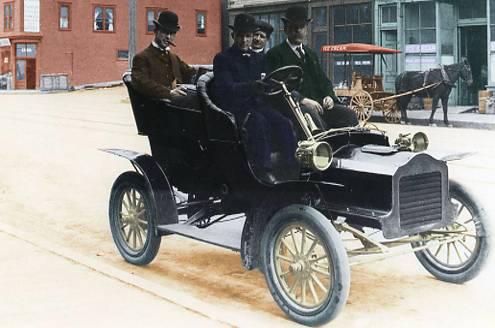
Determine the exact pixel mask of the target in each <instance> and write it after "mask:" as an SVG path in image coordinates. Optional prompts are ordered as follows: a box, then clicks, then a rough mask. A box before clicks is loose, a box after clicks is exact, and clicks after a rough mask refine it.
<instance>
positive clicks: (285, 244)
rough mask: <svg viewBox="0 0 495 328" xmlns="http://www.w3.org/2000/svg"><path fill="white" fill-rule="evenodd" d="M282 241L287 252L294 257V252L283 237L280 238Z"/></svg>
mask: <svg viewBox="0 0 495 328" xmlns="http://www.w3.org/2000/svg"><path fill="white" fill-rule="evenodd" d="M281 241H282V244H284V246H285V247H286V248H287V250H288V251H289V253H290V254H291V255H292V257H295V256H296V253H295V252H294V251H293V250H292V249H291V248H290V247H289V245H288V244H287V242H286V241H285V239H281Z"/></svg>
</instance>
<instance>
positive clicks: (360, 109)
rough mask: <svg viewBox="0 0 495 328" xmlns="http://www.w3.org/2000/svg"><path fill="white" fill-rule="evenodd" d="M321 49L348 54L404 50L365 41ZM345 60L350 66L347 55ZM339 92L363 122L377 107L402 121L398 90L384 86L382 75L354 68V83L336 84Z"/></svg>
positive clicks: (390, 119)
mask: <svg viewBox="0 0 495 328" xmlns="http://www.w3.org/2000/svg"><path fill="white" fill-rule="evenodd" d="M321 51H322V52H327V53H343V54H345V55H352V54H380V55H383V54H397V53H400V51H399V50H395V49H389V48H384V47H380V46H376V45H372V44H364V43H347V44H337V45H325V46H322V47H321ZM345 63H346V70H347V59H346V60H345ZM373 64H374V60H373ZM373 66H374V65H373ZM335 94H336V95H337V97H339V98H340V99H342V100H344V102H345V103H347V104H348V105H349V106H350V107H351V108H352V109H353V110H354V111H355V112H356V114H357V116H358V119H359V121H360V122H366V121H368V119H369V118H370V117H371V113H372V111H373V110H379V111H381V112H382V113H383V116H384V118H385V120H386V121H387V122H389V123H398V122H399V121H400V111H399V108H398V106H397V102H396V97H394V93H391V92H386V91H385V90H384V89H383V76H382V75H373V76H367V75H361V74H359V73H357V72H353V73H352V83H351V85H350V86H346V87H340V88H335Z"/></svg>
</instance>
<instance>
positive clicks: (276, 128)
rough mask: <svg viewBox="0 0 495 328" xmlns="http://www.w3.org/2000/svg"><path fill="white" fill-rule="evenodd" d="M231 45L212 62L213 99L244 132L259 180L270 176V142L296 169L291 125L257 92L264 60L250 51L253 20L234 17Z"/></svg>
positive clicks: (271, 177) (240, 15)
mask: <svg viewBox="0 0 495 328" xmlns="http://www.w3.org/2000/svg"><path fill="white" fill-rule="evenodd" d="M229 27H230V28H231V29H232V30H233V31H232V38H233V39H234V44H233V45H232V47H230V48H229V49H227V50H225V51H224V52H221V53H219V54H217V55H216V56H215V58H214V60H213V72H214V75H215V79H214V82H213V90H212V91H213V98H214V99H215V102H216V103H217V105H218V106H219V107H220V108H222V109H224V110H227V111H229V112H231V113H232V114H234V116H235V119H236V122H237V125H238V127H239V128H242V129H244V130H245V131H246V132H247V146H248V149H247V150H248V155H249V156H250V159H251V163H252V164H253V168H254V170H255V173H256V174H257V175H258V177H262V178H265V179H266V180H270V181H271V180H273V176H272V175H271V171H272V163H271V158H270V155H271V149H272V138H274V139H277V141H278V142H277V143H278V144H279V145H281V149H280V150H281V153H282V158H283V161H284V163H285V164H286V165H287V166H288V167H291V166H294V165H295V155H294V153H295V150H296V140H295V137H294V133H293V128H292V123H291V121H290V120H289V119H288V118H286V117H284V116H283V115H282V114H280V113H279V112H277V111H275V110H273V109H272V108H270V106H268V105H267V104H266V103H265V102H264V101H263V99H262V98H261V97H259V96H258V94H257V92H256V80H259V79H261V77H262V73H264V65H263V56H258V55H255V54H254V53H253V52H252V51H251V50H250V47H251V44H252V40H253V32H254V30H255V19H254V17H253V16H251V15H248V14H239V15H237V16H236V17H235V20H234V26H229Z"/></svg>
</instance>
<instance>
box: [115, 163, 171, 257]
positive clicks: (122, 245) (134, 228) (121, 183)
mask: <svg viewBox="0 0 495 328" xmlns="http://www.w3.org/2000/svg"><path fill="white" fill-rule="evenodd" d="M154 208H155V207H154V205H153V202H152V200H151V197H150V195H149V193H148V191H147V189H146V186H145V182H144V178H143V177H142V176H141V175H139V174H137V173H136V172H125V173H122V174H121V175H120V176H119V177H118V178H117V180H115V182H114V184H113V186H112V191H111V194H110V206H109V216H110V228H111V230H112V237H113V240H114V242H115V245H117V248H118V250H119V252H120V254H121V255H122V257H123V258H124V259H125V260H126V261H127V262H129V263H132V264H136V265H145V264H148V263H150V262H151V261H153V259H154V258H155V256H156V254H157V253H158V250H159V248H160V242H161V238H160V236H158V235H157V234H156V232H155V209H154Z"/></svg>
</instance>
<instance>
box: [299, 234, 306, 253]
mask: <svg viewBox="0 0 495 328" xmlns="http://www.w3.org/2000/svg"><path fill="white" fill-rule="evenodd" d="M305 243H306V228H303V229H302V235H301V251H300V254H304V244H305Z"/></svg>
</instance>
